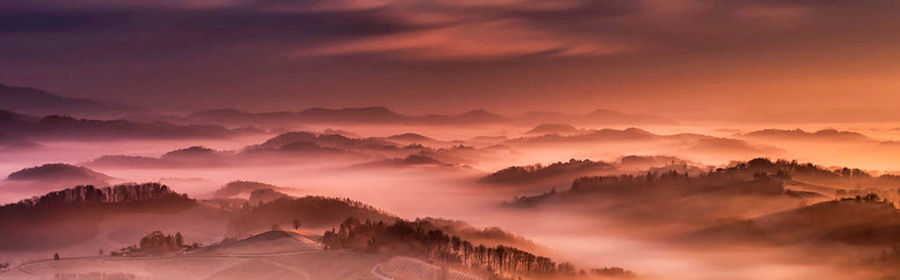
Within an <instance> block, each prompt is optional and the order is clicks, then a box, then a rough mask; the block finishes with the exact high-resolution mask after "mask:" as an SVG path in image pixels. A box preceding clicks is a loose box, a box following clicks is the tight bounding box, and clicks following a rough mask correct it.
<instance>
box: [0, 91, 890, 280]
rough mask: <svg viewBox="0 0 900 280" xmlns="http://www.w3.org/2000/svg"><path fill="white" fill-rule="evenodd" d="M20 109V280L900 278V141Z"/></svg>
mask: <svg viewBox="0 0 900 280" xmlns="http://www.w3.org/2000/svg"><path fill="white" fill-rule="evenodd" d="M5 112H6V113H5V114H6V116H7V117H4V119H3V120H2V125H3V128H4V130H3V133H4V135H5V137H6V139H13V140H8V141H6V140H5V142H4V153H3V154H2V155H0V157H2V166H0V168H2V169H0V170H2V171H3V173H6V174H8V176H7V177H6V178H5V179H4V180H3V181H2V182H0V201H2V202H3V204H4V206H2V208H0V224H2V225H0V240H2V241H0V261H2V262H0V263H3V264H4V265H5V266H4V268H3V271H4V273H3V274H0V277H4V278H6V277H9V278H23V279H24V278H28V277H38V278H54V277H55V278H54V279H84V278H85V277H87V279H119V278H122V277H124V279H133V278H135V279H145V278H147V279H170V278H171V279H174V278H179V279H181V278H182V277H186V278H209V279H240V278H247V277H249V278H257V277H264V278H276V279H281V278H296V277H305V278H307V279H519V278H522V279H760V278H763V279H809V278H817V279H891V278H890V277H896V276H897V275H898V273H900V271H898V270H897V269H896V267H898V266H897V264H898V263H900V255H898V251H897V250H898V248H900V247H898V246H900V212H898V210H897V208H896V205H895V203H897V202H898V199H900V175H893V174H894V173H893V170H891V169H890V168H886V167H889V166H895V165H896V164H897V163H898V162H897V160H896V158H897V157H896V154H897V153H898V150H897V149H898V148H897V147H900V146H896V145H894V144H893V142H892V141H891V139H893V138H892V136H891V135H885V134H873V135H867V134H866V132H865V131H856V130H839V129H819V130H816V129H817V127H815V126H811V127H809V128H807V127H804V129H806V130H801V129H777V128H757V127H747V128H746V130H743V129H728V130H726V129H722V128H720V127H717V126H716V125H715V124H708V125H690V126H688V125H678V124H673V123H672V122H671V121H669V120H664V119H661V118H652V117H647V116H644V117H642V118H637V117H635V118H634V120H636V122H631V121H629V120H630V118H615V117H611V116H608V114H607V115H603V114H601V115H600V116H594V117H587V116H590V115H591V114H588V115H587V116H580V115H563V114H550V113H542V114H536V113H534V114H525V115H524V116H518V117H506V116H501V115H499V114H493V113H489V112H486V111H473V112H475V113H471V112H470V113H465V114H462V115H447V116H438V115H429V116H408V115H402V114H399V113H394V112H393V111H390V110H389V109H386V108H347V109H340V110H327V109H310V110H305V111H301V112H299V113H283V114H264V113H259V114H238V113H235V112H231V111H208V112H200V113H194V114H189V115H186V116H184V117H176V116H165V117H160V118H155V119H153V118H148V117H147V116H141V117H126V118H122V119H115V120H110V119H102V118H100V119H81V118H78V117H56V116H48V117H38V116H27V117H26V116H25V115H22V114H18V113H15V112H13V111H5ZM597 112H605V111H602V110H601V111H597ZM216 114H220V115H216ZM592 114H594V115H597V113H596V112H595V113H592ZM547 121H555V122H553V123H549V122H547ZM801 125H802V124H800V125H798V126H801ZM873 125H884V124H873ZM847 129H852V128H847ZM203 131H216V133H208V132H203ZM22 143H28V144H22ZM176 233H177V236H176V235H175V234H176ZM51 257H52V259H50V258H51ZM57 258H58V259H57ZM48 259H50V260H48ZM260 273H264V274H260ZM298 274H299V276H298ZM241 275H244V276H241ZM248 275H254V276H248ZM79 277H81V278H79ZM116 277H119V278H116Z"/></svg>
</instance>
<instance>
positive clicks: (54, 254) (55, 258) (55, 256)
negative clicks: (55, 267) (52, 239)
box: [53, 253, 59, 261]
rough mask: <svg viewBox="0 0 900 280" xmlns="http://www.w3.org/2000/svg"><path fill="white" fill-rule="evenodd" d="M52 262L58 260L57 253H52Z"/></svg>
mask: <svg viewBox="0 0 900 280" xmlns="http://www.w3.org/2000/svg"><path fill="white" fill-rule="evenodd" d="M53 260H54V261H57V260H59V253H53Z"/></svg>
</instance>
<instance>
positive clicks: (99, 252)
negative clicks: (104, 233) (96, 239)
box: [97, 248, 103, 256]
mask: <svg viewBox="0 0 900 280" xmlns="http://www.w3.org/2000/svg"><path fill="white" fill-rule="evenodd" d="M97 254H98V255H101V256H102V255H103V248H100V251H98V252H97Z"/></svg>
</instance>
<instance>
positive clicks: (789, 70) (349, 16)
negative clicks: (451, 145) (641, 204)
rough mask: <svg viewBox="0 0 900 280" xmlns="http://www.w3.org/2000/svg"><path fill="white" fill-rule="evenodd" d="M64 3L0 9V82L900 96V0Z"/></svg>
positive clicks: (782, 108) (76, 92)
mask: <svg viewBox="0 0 900 280" xmlns="http://www.w3.org/2000/svg"><path fill="white" fill-rule="evenodd" d="M16 2H20V1H16ZM54 2H55V1H28V2H27V3H3V4H0V10H2V12H0V51H2V52H0V53H2V54H0V58H2V59H3V60H4V61H6V62H5V63H3V64H2V65H0V77H2V78H0V83H5V84H11V85H19V86H31V87H37V88H42V89H47V90H50V91H53V92H57V93H60V94H63V95H71V96H80V97H91V98H96V99H99V100H103V101H109V102H118V103H124V104H130V105H138V106H143V107H149V108H159V109H162V110H164V111H187V110H196V109H205V108H218V107H237V108H240V109H246V110H256V111H259V110H297V109H300V108H305V107H311V106H325V107H345V106H372V105H384V106H388V107H391V108H393V109H395V110H397V111H400V112H407V113H455V112H460V111H465V110H469V109H474V108H485V109H488V110H491V111H497V112H501V113H507V114H509V113H519V112H523V111H528V110H546V111H566V112H587V111H591V110H594V109H600V108H605V109H613V110H619V111H625V112H642V113H652V114H657V115H661V116H666V117H670V118H674V119H680V120H687V121H708V120H728V121H761V122H769V121H785V120H786V119H788V120H791V119H793V120H796V121H800V122H807V121H826V122H827V121H833V122H838V121H845V122H852V121H885V120H896V118H895V117H894V113H893V111H894V108H896V107H897V106H898V105H900V101H898V100H900V99H898V98H896V97H897V96H898V94H900V91H898V89H900V84H898V82H897V81H896V77H898V76H900V75H898V74H900V73H898V72H900V69H898V67H897V66H896V65H900V63H898V62H900V52H898V51H897V49H896V46H897V45H898V43H900V32H898V31H900V19H898V17H896V14H895V13H894V11H896V10H897V8H900V7H897V6H900V3H895V2H891V1H841V0H829V1H803V0H778V1H776V0H768V1H712V0H707V1H702V0H678V1H659V0H638V1H588V0H564V1H553V2H551V3H548V2H546V1H534V0H490V1H418V0H330V1H315V0H295V1H285V0H277V1H273V0H267V1H263V0H196V1H154V2H153V3H147V2H144V1H106V0H96V1H89V2H74V3H69V2H66V3H62V4H61V3H54ZM173 99H177V100H178V101H179V102H171V100H173Z"/></svg>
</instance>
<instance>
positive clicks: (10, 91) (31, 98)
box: [0, 84, 113, 116]
mask: <svg viewBox="0 0 900 280" xmlns="http://www.w3.org/2000/svg"><path fill="white" fill-rule="evenodd" d="M0 108H2V109H7V110H12V111H17V112H23V113H26V114H36V115H52V114H65V115H82V116H84V115H96V114H97V113H102V112H107V111H112V110H113V107H112V106H109V105H107V104H103V103H101V102H99V101H96V100H93V99H88V98H72V97H65V96H60V95H58V94H55V93H51V92H48V91H45V90H41V89H37V88H31V87H16V86H9V85H4V84H0Z"/></svg>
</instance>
